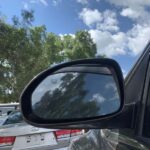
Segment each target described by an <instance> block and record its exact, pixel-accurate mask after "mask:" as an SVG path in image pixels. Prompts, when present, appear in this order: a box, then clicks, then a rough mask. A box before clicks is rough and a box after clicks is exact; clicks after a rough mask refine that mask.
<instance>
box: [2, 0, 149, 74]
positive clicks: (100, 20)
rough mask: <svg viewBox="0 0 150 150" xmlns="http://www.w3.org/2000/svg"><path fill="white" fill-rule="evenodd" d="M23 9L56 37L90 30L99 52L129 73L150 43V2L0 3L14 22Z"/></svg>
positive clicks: (32, 0)
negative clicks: (32, 14)
mask: <svg viewBox="0 0 150 150" xmlns="http://www.w3.org/2000/svg"><path fill="white" fill-rule="evenodd" d="M22 9H27V10H30V9H33V10H34V15H35V21H34V25H43V24H44V25H46V27H47V31H49V32H54V33H56V34H62V35H63V34H74V33H75V32H76V31H78V30H88V31H89V33H90V34H91V37H92V38H93V40H94V42H95V43H96V44H97V53H98V54H105V55H107V56H108V57H111V58H113V59H115V60H117V61H118V62H119V64H120V65H121V67H122V70H123V72H124V74H126V73H127V72H128V71H129V70H130V68H131V67H132V66H133V64H134V62H135V61H136V60H137V58H138V57H139V55H140V53H141V52H142V50H143V48H144V47H145V46H146V44H147V42H148V41H149V40H150V18H149V16H150V0H126V1H121V0H13V1H11V0H3V1H2V0H1V1H0V12H1V14H2V15H5V17H6V21H7V22H9V23H11V18H12V16H14V15H16V16H20V14H21V10H22Z"/></svg>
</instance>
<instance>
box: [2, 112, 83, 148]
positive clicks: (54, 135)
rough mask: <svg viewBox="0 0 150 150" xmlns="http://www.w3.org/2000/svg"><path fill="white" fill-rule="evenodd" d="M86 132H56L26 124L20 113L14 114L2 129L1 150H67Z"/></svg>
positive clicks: (7, 119) (6, 120) (8, 118)
mask: <svg viewBox="0 0 150 150" xmlns="http://www.w3.org/2000/svg"><path fill="white" fill-rule="evenodd" d="M82 134H84V130H56V129H43V128H37V127H33V126H31V125H28V124H26V123H25V122H24V121H23V119H22V115H21V113H20V111H14V112H12V113H11V114H10V115H9V116H8V117H7V118H6V119H5V120H4V122H3V124H2V125H1V127H0V150H25V149H28V150H29V149H31V150H34V149H36V150H38V149H40V150H41V149H43V150H52V149H67V147H68V146H69V144H70V141H71V140H75V139H76V138H79V137H80V136H81V135H82Z"/></svg>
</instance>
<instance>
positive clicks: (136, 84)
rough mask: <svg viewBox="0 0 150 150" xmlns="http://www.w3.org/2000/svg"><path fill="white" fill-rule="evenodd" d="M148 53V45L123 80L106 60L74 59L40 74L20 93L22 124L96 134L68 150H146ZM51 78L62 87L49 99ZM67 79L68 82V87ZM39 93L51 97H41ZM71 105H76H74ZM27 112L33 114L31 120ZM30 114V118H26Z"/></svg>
mask: <svg viewBox="0 0 150 150" xmlns="http://www.w3.org/2000/svg"><path fill="white" fill-rule="evenodd" d="M149 54H150V43H149V44H148V45H147V46H146V48H145V50H144V52H143V53H142V54H141V56H140V58H139V59H138V60H137V62H136V64H135V66H134V67H133V68H132V70H131V71H130V72H129V74H128V75H127V77H126V78H125V80H123V77H122V73H121V70H120V68H119V66H118V64H117V63H116V62H114V61H113V60H110V59H88V60H87V59H85V60H77V61H72V62H68V63H64V64H61V65H58V66H56V67H53V68H50V69H48V70H46V71H44V72H42V73H41V74H40V75H39V76H37V77H36V78H35V79H34V80H32V81H31V82H30V84H29V85H28V87H27V88H26V89H25V90H24V92H23V94H22V97H21V108H22V113H23V115H24V117H25V120H26V121H27V122H28V123H30V124H32V125H34V126H37V127H48V128H53V127H54V126H55V127H61V128H84V127H85V128H91V129H97V130H91V131H89V132H88V133H86V134H85V135H84V136H82V137H81V138H79V139H78V140H76V141H74V142H72V143H71V145H70V149H71V150H89V149H91V150H100V149H102V150H149V149H150V140H149V138H150V132H149V131H150V130H149V127H150V117H149V116H150V107H149V106H150V92H149V91H150V61H149V60H150V59H149V58H150V57H149ZM110 68H111V69H110ZM89 73H91V74H92V75H89ZM95 73H96V75H95ZM98 75H99V78H98ZM55 76H57V79H56V81H57V80H59V81H61V83H60V82H55V83H53V84H56V83H57V84H58V85H59V84H60V85H61V84H62V85H63V86H60V85H59V88H60V89H61V92H60V91H59V89H57V92H60V93H59V94H60V95H59V96H58V97H57V99H56V97H53V94H55V89H54V88H53V89H51V86H48V84H49V85H51V84H52V82H51V80H54V77H55ZM79 77H80V78H79ZM87 77H88V78H87ZM95 77H97V78H95ZM111 77H113V78H114V80H113V79H112V78H111ZM67 78H70V80H69V81H70V82H68V80H67ZM82 78H83V81H84V82H82ZM108 78H110V79H108ZM45 81H46V83H45ZM66 81H67V82H66ZM123 82H124V83H123ZM66 83H67V84H66ZM79 83H80V84H79ZM108 83H110V84H108ZM112 83H113V84H112ZM78 84H79V85H80V86H79V87H80V88H79V87H78V88H76V91H74V90H73V89H74V87H77V85H78ZM58 85H56V88H57V86H58ZM94 85H95V86H94ZM98 85H99V86H98ZM108 85H109V86H108ZM115 85H116V86H115ZM68 87H69V88H68ZM97 88H99V91H98V90H97ZM108 89H109V90H108ZM110 89H111V90H110ZM40 90H42V92H41V93H40V94H41V97H40V98H38V99H36V98H37V96H36V94H37V92H38V91H40ZM45 91H51V92H50V94H48V93H47V94H45ZM29 92H30V94H29ZM32 94H33V95H32ZM95 94H97V95H95ZM98 94H99V95H98ZM113 94H114V97H113ZM117 94H118V95H119V96H117ZM31 95H32V97H31ZM70 95H71V96H70ZM91 95H92V96H91ZM38 96H39V95H38ZM44 96H45V97H44ZM62 96H63V97H64V98H65V97H67V100H65V99H64V100H63V101H62V99H61V98H62ZM27 97H28V102H27V101H26V99H27ZM59 98H60V99H59ZM112 98H113V99H112ZM54 99H55V101H54ZM47 100H49V101H47ZM79 100H80V101H79ZM56 101H57V102H56ZM26 102H27V104H26ZM58 102H59V105H61V106H63V107H64V108H68V106H72V108H71V109H64V108H63V107H59V106H58V105H57V104H58ZM77 103H80V105H76V104H77ZM95 103H96V104H95ZM31 104H32V105H31ZM46 104H47V105H46ZM73 104H74V105H73ZM26 105H30V107H29V109H28V110H26V109H25V108H26ZM55 105H56V106H58V107H57V108H59V111H61V112H62V114H58V112H57V110H55V109H53V107H55ZM30 108H32V109H33V110H34V113H35V114H36V116H35V115H34V114H33V112H32V111H31V110H30ZM42 108H44V109H45V110H44V112H45V115H44V114H43V112H38V110H40V109H42ZM95 108H96V109H95ZM79 110H80V111H79ZM49 112H51V114H50V113H49ZM53 114H55V116H53ZM70 114H71V115H70ZM32 115H33V116H34V117H36V119H33V118H31V116H32ZM42 115H43V116H42ZM33 116H32V117H33ZM37 116H39V117H40V118H41V119H40V118H38V117H37ZM100 129H101V130H100Z"/></svg>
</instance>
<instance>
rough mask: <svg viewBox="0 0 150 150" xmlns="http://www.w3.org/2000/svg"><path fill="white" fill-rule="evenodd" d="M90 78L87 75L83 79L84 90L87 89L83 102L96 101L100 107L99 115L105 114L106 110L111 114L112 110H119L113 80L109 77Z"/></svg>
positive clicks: (117, 96)
mask: <svg viewBox="0 0 150 150" xmlns="http://www.w3.org/2000/svg"><path fill="white" fill-rule="evenodd" d="M92 76H93V74H87V75H86V78H84V79H85V83H86V84H85V85H84V86H85V89H89V90H88V91H89V92H88V94H87V95H86V97H85V101H87V100H89V101H96V103H97V105H102V107H101V109H100V112H99V113H100V114H105V113H106V112H107V109H109V111H110V112H111V111H112V112H113V110H115V109H116V108H119V106H120V100H119V95H118V89H117V86H116V84H115V81H114V78H113V77H112V76H111V75H94V77H92ZM91 87H92V88H91ZM89 97H91V99H89ZM110 104H111V106H110Z"/></svg>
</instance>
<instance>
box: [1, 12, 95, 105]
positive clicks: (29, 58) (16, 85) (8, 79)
mask: <svg viewBox="0 0 150 150" xmlns="http://www.w3.org/2000/svg"><path fill="white" fill-rule="evenodd" d="M21 15H22V20H21V21H20V20H19V19H18V18H17V17H16V16H14V17H13V18H12V20H13V25H10V24H8V23H6V22H5V21H4V20H0V102H5V103H6V102H13V101H18V100H19V96H20V94H21V91H22V90H23V88H24V87H25V85H26V84H27V83H28V82H29V81H30V80H31V79H32V78H33V77H34V76H35V75H36V74H37V73H39V72H40V71H42V70H44V69H46V68H48V67H49V66H50V65H52V64H55V63H60V62H62V61H66V60H74V59H80V58H90V57H95V54H96V44H95V43H93V41H92V39H91V36H90V34H89V33H88V32H87V31H78V32H76V33H75V35H74V36H72V35H64V36H59V35H56V34H54V33H49V32H47V30H46V27H45V26H37V27H33V26H32V22H33V21H34V12H33V11H22V13H21Z"/></svg>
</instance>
